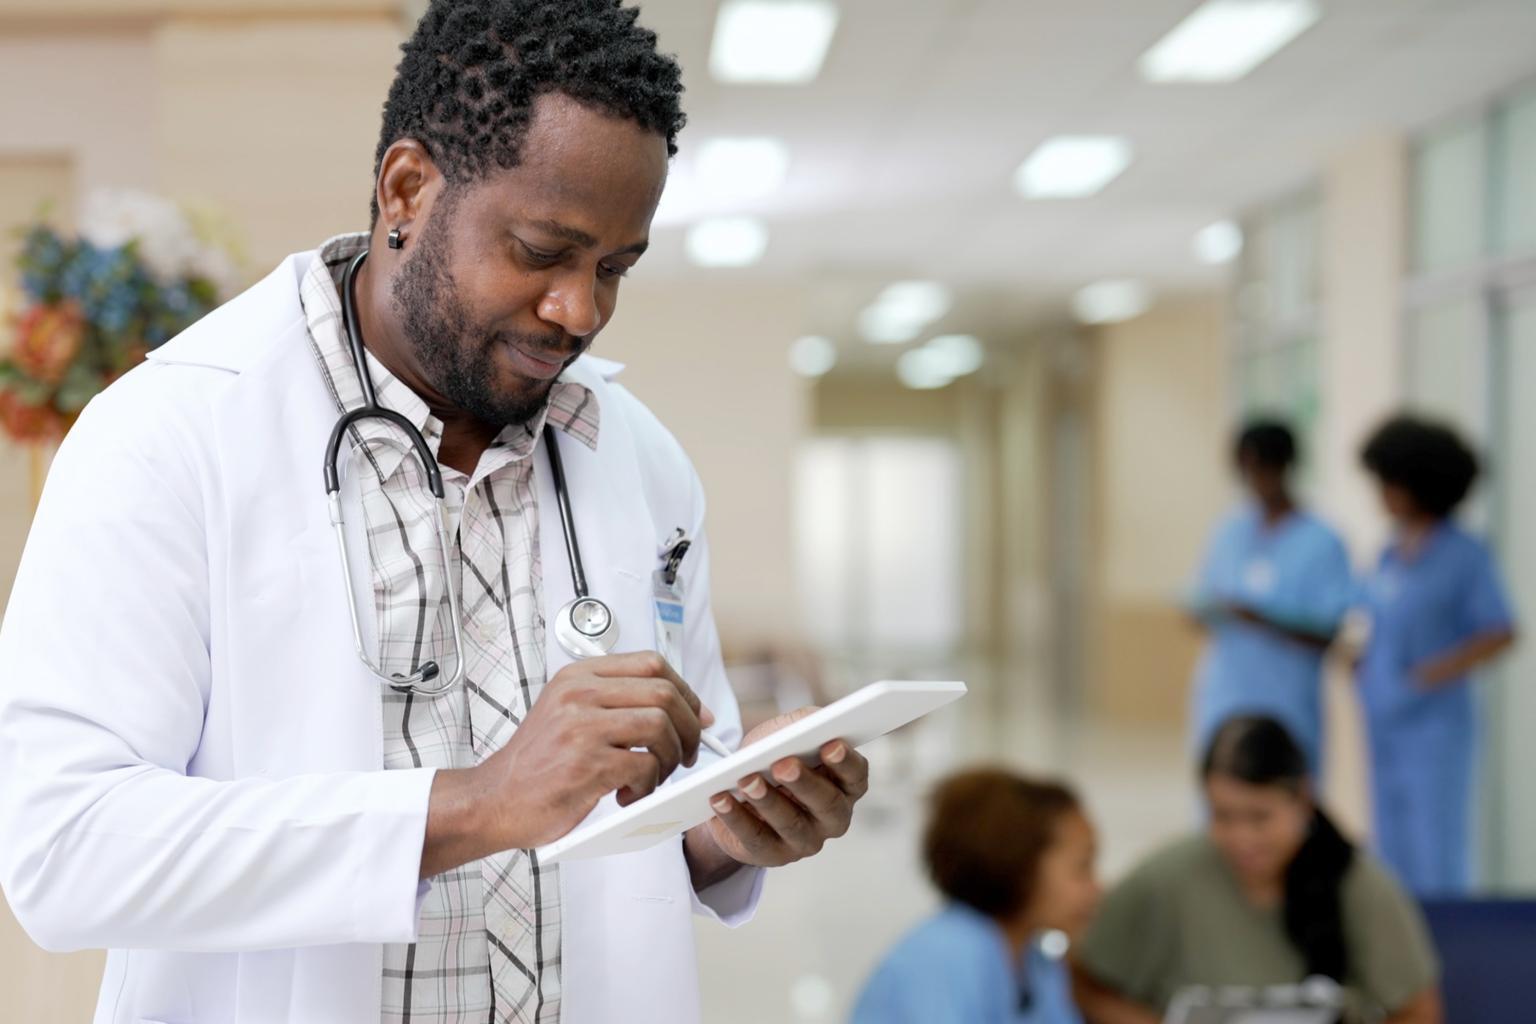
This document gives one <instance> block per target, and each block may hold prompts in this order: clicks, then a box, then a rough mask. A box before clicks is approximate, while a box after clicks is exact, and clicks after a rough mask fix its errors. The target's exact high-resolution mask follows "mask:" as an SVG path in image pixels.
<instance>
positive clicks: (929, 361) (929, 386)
mask: <svg viewBox="0 0 1536 1024" xmlns="http://www.w3.org/2000/svg"><path fill="white" fill-rule="evenodd" d="M943 362H944V360H943V357H942V356H940V355H939V353H937V352H935V351H933V350H932V349H930V348H927V347H926V346H924V347H920V348H914V349H911V350H909V351H906V352H903V353H902V354H901V358H900V359H898V360H896V376H897V377H898V378H900V379H901V382H902V383H903V384H905V385H906V386H907V387H909V388H912V389H913V390H915V391H931V390H933V389H934V388H942V387H945V386H946V385H948V384H949V383H951V382H952V381H953V380H954V379H955V378H954V377H953V376H952V375H950V374H948V373H946V372H945V368H944V365H943Z"/></svg>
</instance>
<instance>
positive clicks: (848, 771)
mask: <svg viewBox="0 0 1536 1024" xmlns="http://www.w3.org/2000/svg"><path fill="white" fill-rule="evenodd" d="M821 770H822V772H823V773H824V774H825V775H827V776H828V777H829V778H831V780H832V781H833V782H835V783H837V787H838V788H839V789H841V790H842V791H843V793H844V794H845V795H847V797H848V798H849V799H850V800H853V801H855V802H857V801H859V800H862V799H863V798H864V794H865V793H868V792H869V761H868V760H866V759H865V757H864V755H863V754H861V753H859V752H858V751H857V750H855V749H853V746H852V745H851V744H849V743H848V742H847V741H846V740H833V741H832V742H831V743H828V744H825V745H824V746H823V747H822V748H821Z"/></svg>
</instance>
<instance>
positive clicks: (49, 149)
mask: <svg viewBox="0 0 1536 1024" xmlns="http://www.w3.org/2000/svg"><path fill="white" fill-rule="evenodd" d="M154 82H155V68H154V53H153V48H152V46H151V43H150V35H149V32H148V31H147V30H146V29H142V28H141V29H135V30H124V31H118V32H87V33H85V34H75V33H71V34H69V35H60V34H58V33H56V32H55V33H44V32H37V31H26V32H21V33H14V34H10V33H7V32H6V30H5V28H4V22H0V126H3V130H0V157H5V156H16V155H36V154H48V155H54V156H62V157H64V158H65V159H67V160H68V161H69V163H70V164H71V165H72V166H73V167H74V169H75V176H76V184H77V185H78V186H79V187H80V188H83V189H85V188H95V187H97V186H102V185H132V186H137V187H153V186H155V184H156V177H155V174H156V153H155V147H154V143H153V139H154V128H153V110H154V102H153V101H154ZM45 96H46V97H47V98H48V99H47V102H42V101H41V99H40V98H41V97H45Z"/></svg>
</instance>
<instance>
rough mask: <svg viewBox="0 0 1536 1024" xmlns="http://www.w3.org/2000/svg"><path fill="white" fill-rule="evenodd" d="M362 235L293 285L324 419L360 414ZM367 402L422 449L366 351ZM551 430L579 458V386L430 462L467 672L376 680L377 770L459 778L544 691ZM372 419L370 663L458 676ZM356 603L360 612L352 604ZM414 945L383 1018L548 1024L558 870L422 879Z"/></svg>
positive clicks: (397, 474)
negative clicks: (351, 293) (355, 282)
mask: <svg viewBox="0 0 1536 1024" xmlns="http://www.w3.org/2000/svg"><path fill="white" fill-rule="evenodd" d="M367 244H368V238H367V236H366V235H361V234H358V235H342V236H339V237H337V238H333V239H331V240H330V241H328V242H326V243H325V245H324V246H322V247H321V249H320V258H319V259H317V260H316V261H315V262H314V263H313V264H312V265H311V267H310V269H309V271H308V273H307V274H306V275H305V277H304V280H303V282H302V283H301V285H300V298H301V301H302V302H303V306H304V313H305V319H306V321H307V323H308V327H309V335H310V340H311V344H312V347H313V349H314V355H315V359H316V361H317V363H318V365H319V369H320V372H321V374H322V376H323V377H324V378H325V383H326V386H327V388H328V389H329V390H330V392H331V395H332V397H333V398H335V400H336V406H337V409H338V411H339V410H343V409H352V408H356V407H357V406H359V405H361V404H362V388H361V385H360V384H359V383H358V379H357V373H356V370H355V369H354V367H353V361H352V355H351V349H350V348H349V346H348V342H347V338H346V334H345V331H344V330H343V327H342V317H341V300H340V283H341V276H342V272H343V271H344V270H345V269H346V265H347V263H349V262H350V261H351V259H352V257H354V256H355V255H357V253H358V252H360V251H361V250H362V249H363V248H364V247H365V246H366V245H367ZM368 368H369V372H370V373H371V374H372V376H373V383H374V388H375V392H376V394H377V395H378V400H379V404H380V405H382V406H385V407H387V408H390V409H394V410H395V411H397V412H399V413H401V414H402V415H404V416H405V417H406V418H407V419H408V420H410V421H411V422H412V423H413V424H415V425H416V427H417V429H419V430H420V431H421V432H422V434H423V436H424V437H425V438H426V440H427V444H428V446H429V447H430V448H431V449H432V451H433V453H434V454H436V452H437V450H438V446H439V444H440V443H441V440H442V431H443V426H442V423H441V422H440V421H439V420H438V419H437V418H436V417H435V416H433V415H432V414H431V412H430V410H429V409H428V408H427V405H426V403H424V402H423V401H422V400H421V398H420V397H419V396H418V395H416V393H415V392H413V391H411V389H410V388H408V387H406V386H405V385H404V384H402V383H401V382H400V381H399V380H398V379H396V378H395V377H394V376H393V375H392V374H390V372H389V371H388V370H386V369H385V368H384V366H383V365H382V364H380V363H379V362H378V361H377V360H376V359H375V358H374V357H373V355H372V354H371V353H370V354H369V355H368ZM546 419H547V420H548V422H549V423H551V424H553V425H554V426H555V427H556V428H557V429H561V430H564V431H565V432H566V433H568V434H570V435H571V436H572V437H575V438H577V439H579V440H580V441H582V442H583V443H584V444H586V445H588V446H589V447H595V446H596V444H597V429H598V406H597V403H596V401H595V400H594V397H593V395H592V393H591V392H590V391H589V390H588V389H587V388H585V387H583V386H582V385H580V384H576V383H572V382H569V381H565V380H557V381H556V383H555V385H554V387H553V388H552V390H551V392H550V399H549V402H548V404H547V405H546V407H545V409H543V410H542V411H540V412H539V413H538V414H537V415H536V416H535V417H534V418H533V419H532V420H530V421H529V422H527V423H522V424H516V425H513V426H509V427H507V428H506V429H505V430H503V431H502V432H501V434H500V435H498V436H497V438H496V439H495V441H494V442H493V443H492V445H491V447H489V448H487V449H486V451H485V453H484V454H483V455H482V456H481V457H480V463H479V465H478V466H476V467H475V472H474V474H473V476H470V477H466V476H465V475H464V474H463V473H460V472H458V471H457V470H455V469H453V468H452V467H450V466H443V467H442V474H443V485H444V492H445V496H446V498H445V506H446V507H445V509H444V513H445V517H446V521H447V525H448V534H449V536H450V537H452V538H453V550H452V551H450V552H449V558H448V564H449V566H450V570H451V571H452V572H453V573H454V574H455V575H456V576H457V577H458V586H459V594H460V599H461V604H462V611H463V622H462V632H463V637H464V650H463V651H462V652H461V653H462V657H463V658H464V665H465V675H464V682H463V685H462V686H455V687H453V688H452V689H450V690H449V691H448V692H446V693H443V694H440V695H438V696H436V697H426V696H422V695H420V694H416V693H399V692H397V691H395V690H394V689H392V688H390V687H388V686H385V685H384V684H383V683H380V686H379V689H380V692H381V694H382V698H381V699H382V700H383V705H384V767H385V768H420V767H426V766H435V767H439V768H465V767H469V766H472V765H474V764H477V763H479V762H480V761H483V760H485V758H487V757H488V756H490V755H491V754H492V753H494V752H495V751H497V750H498V749H500V748H501V747H502V746H503V745H504V744H505V743H506V742H507V740H508V738H510V737H511V735H512V733H513V731H514V730H515V729H516V728H517V726H518V724H519V723H520V722H521V721H522V719H523V717H524V716H525V715H526V714H527V713H528V709H529V708H530V707H531V706H532V705H533V702H534V700H535V699H536V698H537V697H538V695H539V691H540V689H541V688H542V687H543V685H544V682H545V667H544V628H545V623H544V611H543V609H544V605H543V600H542V597H541V580H540V565H539V521H538V511H539V510H538V503H537V501H536V499H535V497H534V493H533V460H532V456H533V454H534V452H535V451H536V450H537V447H538V441H539V437H540V435H541V433H542V431H543V427H544V423H545V421H546ZM397 434H398V431H397V430H395V429H394V428H391V427H390V426H388V425H387V424H385V423H384V422H382V421H380V420H377V419H369V420H364V421H363V422H362V423H360V424H358V425H357V426H355V427H354V428H353V436H352V455H351V457H350V459H349V462H348V465H347V468H346V473H347V475H348V476H351V475H358V477H359V479H360V481H361V488H362V502H363V518H364V523H365V526H366V530H367V536H368V553H369V559H370V563H371V568H372V578H373V606H374V612H375V625H376V633H377V637H378V651H377V655H376V657H377V660H378V662H379V664H380V665H381V666H382V667H383V669H384V670H385V671H386V672H389V673H394V672H410V671H414V670H415V669H416V668H417V667H418V666H419V665H421V664H422V663H423V662H424V661H427V660H429V659H436V660H437V662H438V664H439V665H440V666H441V668H442V671H443V672H444V673H449V672H452V671H453V670H454V668H455V664H454V660H453V657H454V656H453V653H452V650H451V648H452V626H451V624H450V623H449V622H448V615H449V609H448V601H447V594H446V591H445V589H444V586H443V579H442V555H441V553H440V552H439V550H438V547H439V545H438V543H437V534H436V530H435V526H434V515H435V509H434V505H435V502H434V501H433V500H432V496H431V493H430V492H429V491H428V490H427V485H426V479H425V475H424V474H423V473H422V471H421V466H420V464H419V463H418V461H417V460H416V459H415V457H414V456H408V455H406V454H405V450H404V449H403V448H402V447H400V444H401V443H402V442H403V441H404V438H401V437H398V436H396V435H397ZM360 607H362V605H361V604H360ZM419 923H420V932H419V937H418V939H417V941H416V942H415V943H412V944H410V945H389V946H386V947H385V948H384V975H383V981H382V984H383V1019H384V1021H386V1022H401V1024H458V1022H461V1021H475V1022H481V1021H487V1020H489V1021H492V1022H500V1021H505V1022H513V1024H551V1022H557V1021H558V1020H559V1019H560V887H559V878H558V869H557V868H555V867H553V866H541V865H540V864H538V862H537V858H536V857H535V856H534V855H533V854H532V853H531V852H529V851H525V850H512V851H509V852H506V853H502V854H497V855H495V856H492V857H487V858H485V859H484V860H482V861H478V862H474V863H470V864H465V865H463V866H461V867H458V868H455V869H454V870H452V871H449V872H446V873H444V874H442V875H439V876H438V877H437V878H434V879H433V880H432V885H431V887H430V889H429V890H428V892H427V893H426V896H425V900H424V903H423V906H422V909H421V914H420V921H419Z"/></svg>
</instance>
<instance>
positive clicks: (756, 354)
mask: <svg viewBox="0 0 1536 1024" xmlns="http://www.w3.org/2000/svg"><path fill="white" fill-rule="evenodd" d="M800 303H801V293H800V291H799V290H798V289H797V288H795V287H793V286H789V285H784V286H772V285H764V286H758V285H751V284H732V283H729V282H725V283H722V284H719V285H717V286H714V287H710V288H698V287H689V288H682V287H676V286H669V285H665V284H648V283H646V282H645V281H644V278H643V275H636V280H634V281H630V282H627V283H626V284H625V285H624V291H623V296H622V298H621V301H620V303H619V312H618V314H617V317H616V319H615V320H614V323H613V325H612V326H610V327H609V328H608V329H607V330H606V331H605V332H604V334H603V335H602V337H601V338H599V339H598V342H597V350H596V351H597V352H598V353H599V354H601V355H603V356H606V357H608V358H611V359H617V360H619V361H621V362H623V363H625V364H626V369H625V371H624V373H623V375H622V376H621V377H620V378H619V379H620V381H621V382H622V383H624V384H626V385H627V386H628V387H629V389H630V390H631V391H633V392H634V393H635V394H636V395H638V396H639V397H640V398H641V399H642V400H643V401H645V402H646V403H647V404H648V405H649V406H650V407H651V409H652V411H654V412H655V413H656V414H657V416H659V417H660V418H661V421H662V422H663V423H665V424H666V425H667V427H668V428H669V429H670V430H671V431H672V432H673V433H674V434H676V435H677V438H678V440H679V441H681V442H682V444H683V447H684V448H686V449H687V450H688V454H689V455H690V456H691V457H692V459H693V461H694V465H695V467H696V468H697V469H698V471H699V476H700V477H701V478H702V479H703V481H704V488H705V493H706V495H707V498H708V501H709V530H710V544H711V546H712V548H713V557H714V574H713V575H714V594H715V616H716V618H717V620H718V622H719V624H720V630H721V634H722V636H723V638H724V640H725V642H726V644H727V646H728V647H729V648H731V649H734V650H737V651H740V650H744V649H747V648H751V647H754V646H757V645H759V644H763V643H777V642H783V641H785V640H789V639H793V637H794V636H795V634H796V633H797V632H798V623H797V621H796V618H795V614H794V612H795V601H794V593H795V588H794V578H793V575H792V571H791V570H792V566H793V562H794V560H793V558H792V557H791V544H790V533H789V531H790V521H791V514H790V512H791V491H790V487H791V480H792V474H793V469H794V456H795V446H796V444H797V443H798V442H799V439H800V438H801V436H802V435H803V433H804V431H805V428H806V424H807V423H808V421H809V401H810V395H809V385H808V384H806V382H805V381H803V380H801V379H800V378H798V377H796V376H795V375H794V374H792V373H790V371H789V364H788V361H787V355H786V353H787V351H788V348H789V344H790V342H791V341H793V340H794V339H795V338H796V337H798V336H799V335H800V333H801V327H802V320H801V308H800Z"/></svg>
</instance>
